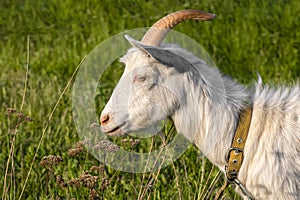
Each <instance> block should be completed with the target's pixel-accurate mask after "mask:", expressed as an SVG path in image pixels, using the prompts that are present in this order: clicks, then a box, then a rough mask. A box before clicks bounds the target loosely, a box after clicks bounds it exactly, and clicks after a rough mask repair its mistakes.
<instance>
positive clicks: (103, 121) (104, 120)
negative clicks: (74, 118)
mask: <svg viewBox="0 0 300 200" xmlns="http://www.w3.org/2000/svg"><path fill="white" fill-rule="evenodd" d="M108 121H109V115H108V114H107V115H103V116H101V117H100V124H101V125H105V124H106V123H108Z"/></svg>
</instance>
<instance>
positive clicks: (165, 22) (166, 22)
mask: <svg viewBox="0 0 300 200" xmlns="http://www.w3.org/2000/svg"><path fill="white" fill-rule="evenodd" d="M215 17H216V15H215V14H211V13H207V12H203V11H200V10H181V11H177V12H174V13H171V14H169V15H167V16H165V17H163V18H161V19H160V20H158V21H157V22H156V23H155V24H153V25H152V27H151V28H150V29H149V30H148V31H147V32H146V33H145V35H144V37H143V39H142V41H141V42H142V43H143V44H146V45H151V46H159V44H160V43H161V42H162V41H163V39H164V38H165V37H166V35H167V34H168V33H169V31H170V29H171V28H173V27H174V26H176V25H177V24H178V23H180V22H182V21H185V20H188V19H195V20H212V19H214V18H215Z"/></svg>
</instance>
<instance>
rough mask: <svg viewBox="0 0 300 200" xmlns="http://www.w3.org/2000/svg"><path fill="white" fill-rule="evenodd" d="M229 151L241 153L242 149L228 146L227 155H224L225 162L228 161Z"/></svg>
mask: <svg viewBox="0 0 300 200" xmlns="http://www.w3.org/2000/svg"><path fill="white" fill-rule="evenodd" d="M231 151H238V152H239V153H243V152H244V149H241V148H237V147H230V149H229V151H228V153H227V156H226V161H227V162H228V161H229V156H230V153H231Z"/></svg>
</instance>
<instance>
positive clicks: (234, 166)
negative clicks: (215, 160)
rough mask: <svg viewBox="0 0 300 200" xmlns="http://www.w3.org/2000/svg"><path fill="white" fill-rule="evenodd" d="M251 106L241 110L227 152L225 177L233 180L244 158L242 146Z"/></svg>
mask: <svg viewBox="0 0 300 200" xmlns="http://www.w3.org/2000/svg"><path fill="white" fill-rule="evenodd" d="M252 112H253V109H252V107H247V108H246V109H244V110H242V111H241V113H240V116H239V121H238V125H237V128H236V131H235V134H234V137H233V141H232V144H231V147H230V149H229V152H228V166H226V177H227V179H228V181H230V182H233V181H234V180H235V179H236V178H237V176H238V173H239V170H240V168H241V165H242V163H243V158H244V148H245V144H246V140H247V136H248V132H249V128H250V124H251V119H252Z"/></svg>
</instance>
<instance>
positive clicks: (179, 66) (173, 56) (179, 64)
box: [125, 35, 193, 73]
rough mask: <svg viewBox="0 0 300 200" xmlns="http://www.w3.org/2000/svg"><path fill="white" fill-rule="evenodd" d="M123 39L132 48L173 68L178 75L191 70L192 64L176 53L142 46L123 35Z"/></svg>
mask: <svg viewBox="0 0 300 200" xmlns="http://www.w3.org/2000/svg"><path fill="white" fill-rule="evenodd" d="M125 38H126V39H127V40H128V42H129V43H130V44H131V45H132V46H133V47H136V48H138V49H140V50H142V51H143V52H145V53H146V54H148V55H150V56H152V57H153V58H155V59H156V60H157V61H159V62H160V63H162V64H164V65H166V66H169V67H173V68H175V69H176V70H177V71H178V72H179V73H183V72H186V71H187V70H188V69H190V68H191V67H192V68H193V66H192V64H191V63H190V62H189V61H188V60H186V59H185V58H183V57H182V56H181V55H179V54H177V53H174V52H172V51H170V50H166V49H163V48H160V47H156V46H148V45H144V44H142V43H141V42H139V41H137V40H135V39H133V38H131V37H130V36H128V35H125Z"/></svg>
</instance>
